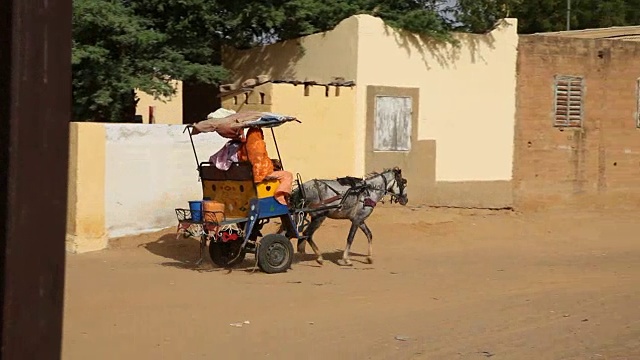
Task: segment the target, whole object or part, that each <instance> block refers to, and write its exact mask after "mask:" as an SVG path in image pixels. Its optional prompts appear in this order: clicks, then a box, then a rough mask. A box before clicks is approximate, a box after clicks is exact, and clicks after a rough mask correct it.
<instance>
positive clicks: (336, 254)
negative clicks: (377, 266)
mask: <svg viewBox="0 0 640 360" xmlns="http://www.w3.org/2000/svg"><path fill="white" fill-rule="evenodd" d="M343 253H344V250H341V249H335V250H333V251H331V252H325V253H322V252H321V254H322V258H323V259H324V260H325V261H330V262H332V263H334V264H335V265H338V266H341V267H347V266H344V265H341V264H340V260H342V254H343ZM298 256H300V258H301V260H304V261H314V262H315V260H316V259H317V258H318V256H317V255H316V254H314V253H313V252H311V253H309V251H308V250H307V253H305V254H298ZM366 257H367V255H365V254H360V253H356V252H353V251H350V252H349V259H351V261H352V262H358V263H362V264H366V265H369V262H367V261H366ZM357 258H365V260H360V259H357ZM317 266H318V267H319V266H320V265H317Z"/></svg>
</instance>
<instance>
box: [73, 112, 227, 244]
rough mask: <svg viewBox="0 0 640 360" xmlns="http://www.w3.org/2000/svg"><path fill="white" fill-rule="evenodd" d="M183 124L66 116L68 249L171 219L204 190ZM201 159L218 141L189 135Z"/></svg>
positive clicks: (208, 136)
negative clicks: (95, 120)
mask: <svg viewBox="0 0 640 360" xmlns="http://www.w3.org/2000/svg"><path fill="white" fill-rule="evenodd" d="M183 130H184V126H183V125H141V124H98V123H71V125H70V132H71V136H70V142H69V146H70V149H69V150H70V161H69V195H68V198H69V207H68V211H67V215H68V220H67V251H69V252H73V253H76V252H86V251H92V250H100V249H104V248H105V247H106V246H107V241H108V239H109V238H112V237H118V236H125V235H134V234H140V233H144V232H148V231H154V230H157V229H161V228H166V227H170V226H173V225H175V224H176V219H175V212H174V208H176V207H186V206H187V201H188V200H192V199H199V198H201V196H202V190H201V184H200V183H199V182H198V172H197V167H196V162H195V159H194V156H193V150H192V148H191V143H190V142H189V136H188V135H187V134H186V133H183ZM194 142H195V145H196V149H197V152H198V157H199V159H200V161H204V160H206V159H208V157H209V156H210V155H211V154H212V153H214V152H215V151H217V150H218V149H219V148H220V147H222V146H223V145H224V143H225V140H224V139H223V138H221V137H220V136H218V135H216V134H200V135H197V136H195V137H194Z"/></svg>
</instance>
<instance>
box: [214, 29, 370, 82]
mask: <svg viewBox="0 0 640 360" xmlns="http://www.w3.org/2000/svg"><path fill="white" fill-rule="evenodd" d="M357 35H358V21H357V19H356V18H354V17H351V18H348V19H345V20H343V21H342V22H340V23H339V24H338V25H337V26H336V27H335V28H334V29H333V30H331V31H327V32H324V33H318V34H313V35H310V36H306V37H302V38H299V39H293V40H288V41H282V42H278V43H276V44H272V45H267V46H261V47H256V48H252V49H248V50H241V51H238V50H235V49H229V48H227V49H225V51H224V52H223V61H222V64H223V66H225V67H226V68H227V69H230V70H232V72H233V74H232V76H231V78H230V82H233V83H235V84H239V83H240V82H242V81H243V79H247V78H251V77H255V76H258V75H270V76H271V78H272V79H279V80H300V81H304V80H310V81H317V82H319V83H328V82H331V81H332V80H333V77H344V78H345V79H346V80H355V77H356V59H357V51H358V45H357V44H358V38H357Z"/></svg>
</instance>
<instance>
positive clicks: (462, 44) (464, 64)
mask: <svg viewBox="0 0 640 360" xmlns="http://www.w3.org/2000/svg"><path fill="white" fill-rule="evenodd" d="M354 18H355V19H357V22H358V51H357V54H358V61H357V74H358V76H357V78H356V84H357V85H358V94H357V103H358V105H357V122H356V126H355V129H354V132H355V134H356V137H355V141H354V144H355V152H356V153H364V152H365V134H366V122H365V119H366V101H367V98H366V91H367V86H370V85H375V86H387V87H407V88H419V90H420V95H419V97H420V104H419V109H420V110H419V112H420V114H419V122H418V124H419V128H418V140H435V142H436V148H437V150H436V171H435V174H436V180H438V181H479V180H480V181H496V180H511V176H512V175H511V173H512V161H513V132H514V125H515V110H516V95H515V94H516V61H517V47H518V34H517V20H516V19H504V20H501V21H500V23H499V25H498V26H497V27H496V28H495V29H494V30H493V31H491V32H490V33H487V34H484V35H475V34H460V33H458V34H454V36H455V38H456V39H457V40H459V47H453V46H452V45H441V44H437V43H434V42H433V41H430V40H429V38H426V37H422V36H420V35H416V34H411V33H406V32H399V31H396V30H394V29H392V28H390V27H388V26H386V25H385V24H384V22H383V21H382V20H381V19H379V18H376V17H372V16H369V15H358V16H355V17H354ZM325 59H326V58H325ZM357 168H358V169H364V160H363V159H362V158H358V164H357Z"/></svg>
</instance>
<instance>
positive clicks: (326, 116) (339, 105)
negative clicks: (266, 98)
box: [265, 84, 357, 181]
mask: <svg viewBox="0 0 640 360" xmlns="http://www.w3.org/2000/svg"><path fill="white" fill-rule="evenodd" d="M307 91H308V96H305V86H304V85H298V86H295V85H291V84H273V86H272V95H271V99H272V100H271V101H272V105H271V111H273V112H274V113H279V114H285V115H291V116H295V117H297V118H298V119H300V121H302V123H301V124H299V123H288V124H285V125H282V126H280V127H278V128H275V129H274V130H275V133H276V139H277V140H278V146H279V148H280V154H281V155H282V162H283V163H284V166H285V169H286V170H288V171H291V172H292V173H294V174H295V173H300V175H301V176H302V178H303V180H305V181H306V180H309V179H312V178H335V177H338V176H346V175H353V174H356V168H355V163H356V160H355V159H356V155H355V153H354V147H353V143H354V141H355V134H354V133H353V119H354V117H355V105H356V102H355V95H356V92H357V90H356V88H349V87H340V88H339V94H337V93H336V87H333V86H331V87H329V89H328V91H327V89H326V88H325V87H324V86H309V87H308V89H307ZM327 95H328V96H327ZM271 139H272V136H271V131H270V130H268V129H265V141H266V142H267V145H268V151H269V154H270V156H271V157H272V158H275V157H276V149H275V147H274V146H273V141H272V140H271Z"/></svg>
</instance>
